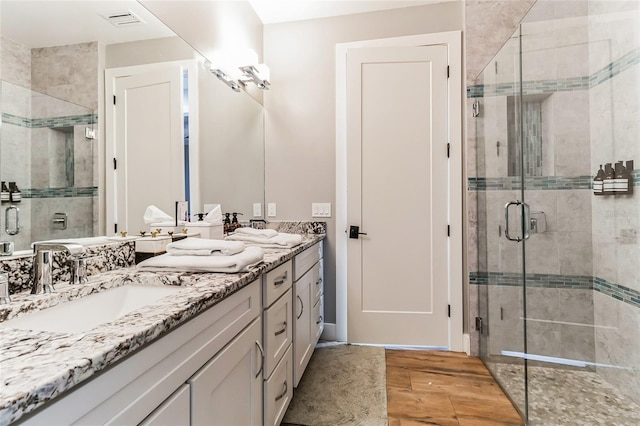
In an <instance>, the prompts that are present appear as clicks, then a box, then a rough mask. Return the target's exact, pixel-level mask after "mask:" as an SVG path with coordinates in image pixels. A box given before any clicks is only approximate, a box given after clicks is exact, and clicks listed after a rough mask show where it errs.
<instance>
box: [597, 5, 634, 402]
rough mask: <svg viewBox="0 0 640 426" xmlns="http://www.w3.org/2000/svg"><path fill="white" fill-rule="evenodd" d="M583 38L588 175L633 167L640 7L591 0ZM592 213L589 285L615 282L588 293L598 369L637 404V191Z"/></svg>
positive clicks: (603, 202)
mask: <svg viewBox="0 0 640 426" xmlns="http://www.w3.org/2000/svg"><path fill="white" fill-rule="evenodd" d="M589 33H590V37H591V43H590V44H589V70H590V73H591V76H592V88H591V90H590V91H589V106H590V113H591V121H590V123H589V124H590V133H591V149H590V156H591V169H592V172H594V171H595V170H597V169H598V167H599V165H600V164H603V163H607V162H615V161H619V160H634V161H635V162H636V165H635V168H636V169H640V167H639V165H638V162H640V143H638V140H639V137H640V122H639V120H638V117H639V116H640V4H638V2H593V3H591V4H590V5H589ZM635 184H636V185H637V182H636V183H635ZM591 209H592V211H593V224H592V233H593V254H594V262H593V267H594V276H595V277H597V278H596V282H597V283H600V282H602V283H608V284H601V288H602V289H604V290H607V289H608V288H609V287H612V284H617V286H615V290H616V291H617V294H614V295H608V294H606V293H604V292H601V291H597V292H595V296H594V312H595V340H596V359H597V362H598V363H600V364H603V365H602V366H598V367H597V372H598V373H599V374H600V375H601V376H602V377H604V378H605V380H607V381H608V382H609V383H611V384H613V385H614V386H616V387H618V388H619V389H621V390H622V392H624V393H625V394H626V395H627V396H629V397H630V398H632V399H634V400H635V401H636V402H640V343H639V342H640V339H638V336H639V334H638V330H640V296H639V294H640V293H639V292H640V263H638V262H637V261H630V260H631V259H640V193H639V192H637V191H636V193H634V194H633V195H625V196H616V197H592V199H591ZM627 295H629V296H631V303H630V302H628V301H627ZM634 301H636V302H637V303H635V304H634V303H633V302H634ZM608 365H610V366H611V367H607V366H608Z"/></svg>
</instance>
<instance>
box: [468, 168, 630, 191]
mask: <svg viewBox="0 0 640 426" xmlns="http://www.w3.org/2000/svg"><path fill="white" fill-rule="evenodd" d="M631 176H632V179H633V186H640V169H637V170H633V171H632V172H631ZM592 188H593V176H532V177H526V178H524V189H525V190H533V189H535V190H565V189H567V190H568V189H592ZM467 189H468V190H469V191H511V190H520V189H522V183H521V180H520V177H518V176H508V177H491V178H485V177H469V178H468V179H467Z"/></svg>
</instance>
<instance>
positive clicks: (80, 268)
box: [69, 256, 88, 284]
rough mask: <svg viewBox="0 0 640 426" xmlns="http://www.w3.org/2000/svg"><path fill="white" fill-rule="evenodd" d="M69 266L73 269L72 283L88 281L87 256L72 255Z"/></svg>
mask: <svg viewBox="0 0 640 426" xmlns="http://www.w3.org/2000/svg"><path fill="white" fill-rule="evenodd" d="M69 267H70V269H71V284H84V283H86V282H87V281H88V278H87V258H86V257H78V256H71V258H70V259H69Z"/></svg>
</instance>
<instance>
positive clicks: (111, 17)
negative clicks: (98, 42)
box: [100, 10, 144, 27]
mask: <svg viewBox="0 0 640 426" xmlns="http://www.w3.org/2000/svg"><path fill="white" fill-rule="evenodd" d="M100 16H102V17H103V18H104V19H106V20H107V21H109V22H110V23H111V24H112V25H113V26H114V27H128V26H132V25H140V24H144V21H143V20H142V19H140V17H138V15H136V14H135V13H133V12H132V11H130V10H116V11H115V12H109V13H103V14H100Z"/></svg>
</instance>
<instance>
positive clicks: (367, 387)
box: [282, 345, 387, 426]
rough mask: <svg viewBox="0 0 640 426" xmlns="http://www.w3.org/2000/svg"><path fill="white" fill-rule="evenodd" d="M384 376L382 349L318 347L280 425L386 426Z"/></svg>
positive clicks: (346, 346)
mask: <svg viewBox="0 0 640 426" xmlns="http://www.w3.org/2000/svg"><path fill="white" fill-rule="evenodd" d="M385 374H386V368H385V353H384V348H380V347H372V346H351V345H337V346H326V347H318V348H316V350H315V351H314V353H313V356H312V357H311V360H310V361H309V365H308V366H307V369H306V370H305V373H304V376H302V380H301V381H300V384H299V385H298V387H297V388H296V389H294V391H293V399H292V400H291V405H289V409H288V410H287V412H286V414H285V416H284V419H283V421H282V423H289V424H294V425H304V426H336V425H366V426H386V425H387V390H386V377H385Z"/></svg>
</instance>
